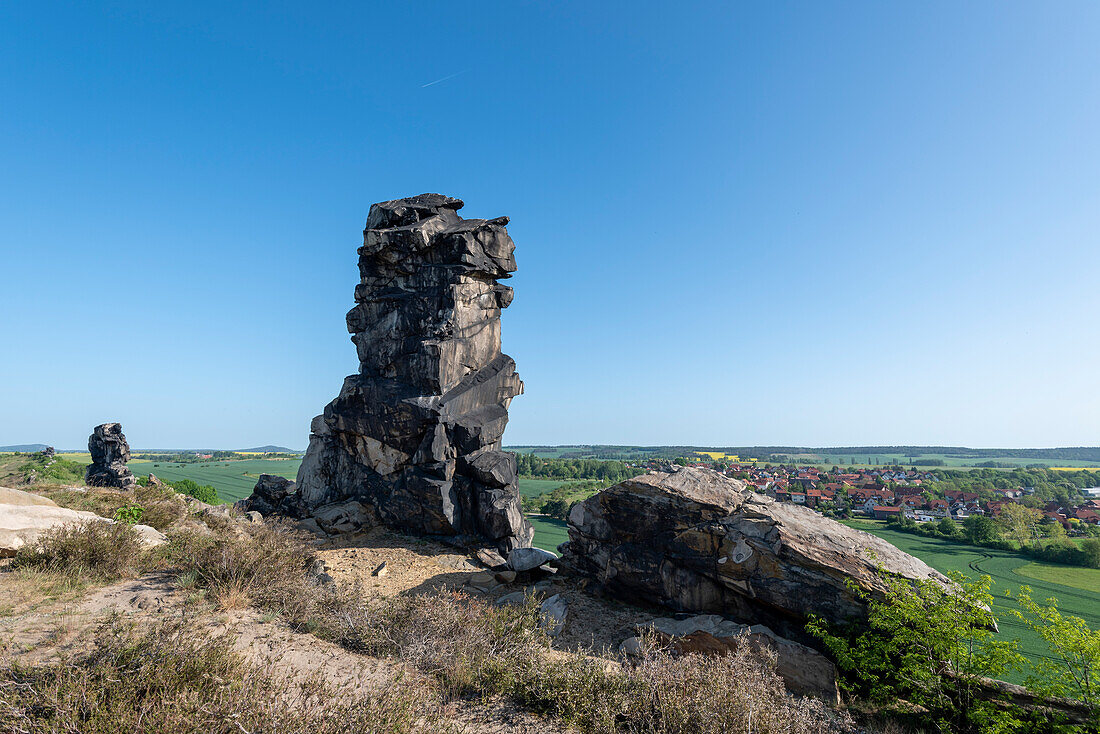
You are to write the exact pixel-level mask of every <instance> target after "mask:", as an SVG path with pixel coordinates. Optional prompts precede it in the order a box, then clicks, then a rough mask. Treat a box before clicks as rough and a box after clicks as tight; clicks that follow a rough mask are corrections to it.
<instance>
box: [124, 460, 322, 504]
mask: <svg viewBox="0 0 1100 734" xmlns="http://www.w3.org/2000/svg"><path fill="white" fill-rule="evenodd" d="M301 465H302V460H301V459H243V460H241V461H203V462H200V463H198V464H167V463H162V462H151V461H131V462H130V463H129V464H128V465H127V466H129V467H130V470H131V471H133V472H134V474H136V475H138V476H139V477H144V476H148V475H149V474H150V473H152V474H156V475H157V476H158V477H160V478H161V479H163V480H165V481H167V482H172V481H175V480H177V479H193V480H195V481H196V482H198V483H199V484H209V485H210V486H212V487H214V489H216V490H218V496H219V497H221V499H222V501H223V502H236V501H237V500H241V499H244V498H245V497H247V496H248V495H250V494H252V488H253V487H255V486H256V480H257V479H258V478H259V476H260V475H261V474H276V475H278V476H281V477H286V478H288V479H294V478H295V477H296V476H297V475H298V467H299V466H301Z"/></svg>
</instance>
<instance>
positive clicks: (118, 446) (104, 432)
mask: <svg viewBox="0 0 1100 734" xmlns="http://www.w3.org/2000/svg"><path fill="white" fill-rule="evenodd" d="M88 452H89V453H90V454H91V455H92V463H91V464H90V465H89V466H88V469H87V471H86V472H85V473H84V483H85V484H87V485H88V486H89V487H117V488H118V489H126V490H132V489H133V488H134V487H136V486H137V479H135V478H134V475H133V473H132V472H131V471H130V470H129V469H127V468H126V462H127V461H129V460H130V444H128V443H126V436H125V435H124V434H123V433H122V424H120V423H104V424H103V425H99V426H96V427H95V429H94V430H93V431H92V435H91V436H89V437H88Z"/></svg>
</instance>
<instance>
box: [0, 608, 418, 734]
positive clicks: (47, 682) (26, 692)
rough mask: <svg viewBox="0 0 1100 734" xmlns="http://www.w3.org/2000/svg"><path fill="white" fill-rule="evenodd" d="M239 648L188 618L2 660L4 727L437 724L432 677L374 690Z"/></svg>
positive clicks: (112, 733)
mask: <svg viewBox="0 0 1100 734" xmlns="http://www.w3.org/2000/svg"><path fill="white" fill-rule="evenodd" d="M232 648H233V640H232V638H231V637H229V636H221V637H209V636H207V635H206V634H204V633H203V632H202V631H200V630H199V629H197V628H196V627H193V626H191V625H189V624H188V623H186V622H180V621H177V622H171V623H161V624H160V625H158V626H157V627H155V628H153V629H151V630H150V631H149V632H147V633H146V634H144V635H140V636H139V635H136V634H135V633H134V632H133V630H132V629H130V628H127V627H124V626H122V625H121V624H118V623H116V624H114V625H112V626H109V627H106V628H104V629H103V630H101V633H100V635H99V638H98V639H97V645H96V649H95V651H93V652H92V653H90V654H89V655H86V656H84V657H82V658H79V659H78V660H77V661H75V662H74V663H69V664H60V665H53V666H41V667H23V666H16V665H12V666H6V667H3V668H0V690H2V691H3V698H2V701H0V730H3V731H12V732H26V733H28V734H46V733H47V732H51V733H52V732H77V731H79V732H82V733H84V734H116V733H117V732H131V731H133V732H138V731H146V732H164V733H167V734H177V733H179V734H182V733H183V732H188V733H191V732H203V733H204V734H229V733H230V732H232V733H233V734H240V732H242V731H252V732H261V731H263V732H317V733H318V734H330V733H331V734H336V732H346V731H370V732H379V733H380V734H398V733H401V732H410V731H417V730H423V729H427V728H429V727H430V726H431V724H432V723H433V719H432V716H431V713H430V712H431V711H432V710H434V709H438V696H437V695H436V694H435V693H434V692H433V691H432V690H431V689H430V688H428V687H425V686H423V685H420V686H418V685H415V684H413V685H408V684H406V683H404V682H398V683H396V684H393V685H390V686H387V687H386V688H385V689H383V690H380V691H375V692H372V693H371V695H370V696H365V695H362V694H358V693H355V692H354V691H349V690H347V689H341V690H339V691H335V690H331V687H329V686H325V685H323V684H320V683H318V682H317V681H315V680H309V681H305V682H295V681H291V680H285V679H281V678H276V677H275V676H272V675H270V674H268V673H265V672H261V671H259V670H257V669H254V668H251V667H249V666H248V665H246V664H245V663H244V662H243V661H242V660H241V658H240V657H239V656H237V655H236V654H235V653H234V652H233V649H232ZM242 724H245V725H247V727H248V728H247V729H246V728H244V727H242Z"/></svg>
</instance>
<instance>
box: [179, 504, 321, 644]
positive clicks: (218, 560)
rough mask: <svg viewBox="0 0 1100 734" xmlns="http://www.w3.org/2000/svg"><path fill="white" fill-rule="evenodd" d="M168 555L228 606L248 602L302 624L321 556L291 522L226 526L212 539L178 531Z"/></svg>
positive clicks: (314, 589) (313, 591)
mask: <svg viewBox="0 0 1100 734" xmlns="http://www.w3.org/2000/svg"><path fill="white" fill-rule="evenodd" d="M166 557H167V560H168V563H169V564H172V565H173V566H174V567H175V568H176V569H177V570H178V571H180V572H181V573H193V574H194V576H195V579H196V583H197V584H198V585H199V586H201V587H203V588H205V589H208V590H210V591H211V592H212V594H213V595H214V596H215V597H216V598H218V599H219V601H220V602H221V603H222V604H223V605H225V606H237V605H238V604H239V603H241V602H244V601H250V602H251V603H253V604H255V605H256V606H259V607H261V608H264V609H267V610H269V611H274V612H277V613H280V614H289V615H290V616H291V617H301V621H303V622H304V621H306V618H307V617H308V612H307V611H306V610H305V609H304V607H309V606H311V605H312V600H311V598H312V597H313V596H314V595H315V594H316V591H317V590H316V588H315V587H313V586H312V584H311V583H310V581H309V579H308V578H307V574H306V572H307V570H308V569H309V567H310V565H311V564H312V563H313V562H314V561H315V560H316V557H317V556H316V553H314V551H313V547H312V546H311V545H310V543H309V536H308V535H306V534H304V533H302V532H300V531H298V530H296V529H294V528H293V526H291V525H289V524H283V523H264V524H260V525H249V526H247V529H242V528H240V526H236V525H232V524H230V523H226V526H225V527H223V528H221V529H219V530H216V531H215V532H214V534H213V535H204V534H200V533H195V532H190V531H185V532H181V533H177V534H175V535H174V536H173V537H172V539H171V542H170V543H169V544H168V546H167V547H166Z"/></svg>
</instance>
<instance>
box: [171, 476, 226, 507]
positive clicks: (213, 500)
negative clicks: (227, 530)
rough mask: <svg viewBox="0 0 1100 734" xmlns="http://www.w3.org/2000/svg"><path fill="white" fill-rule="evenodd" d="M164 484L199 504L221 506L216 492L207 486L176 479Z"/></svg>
mask: <svg viewBox="0 0 1100 734" xmlns="http://www.w3.org/2000/svg"><path fill="white" fill-rule="evenodd" d="M166 484H168V485H169V486H170V487H172V489H174V490H176V491H177V492H179V493H180V494H185V495H187V496H188V497H194V498H195V499H197V500H198V501H199V502H205V503H206V504H208V505H218V504H221V499H219V498H218V490H217V489H215V488H214V487H212V486H210V485H209V484H199V483H198V482H196V481H195V480H194V479H177V480H175V481H174V482H166Z"/></svg>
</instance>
